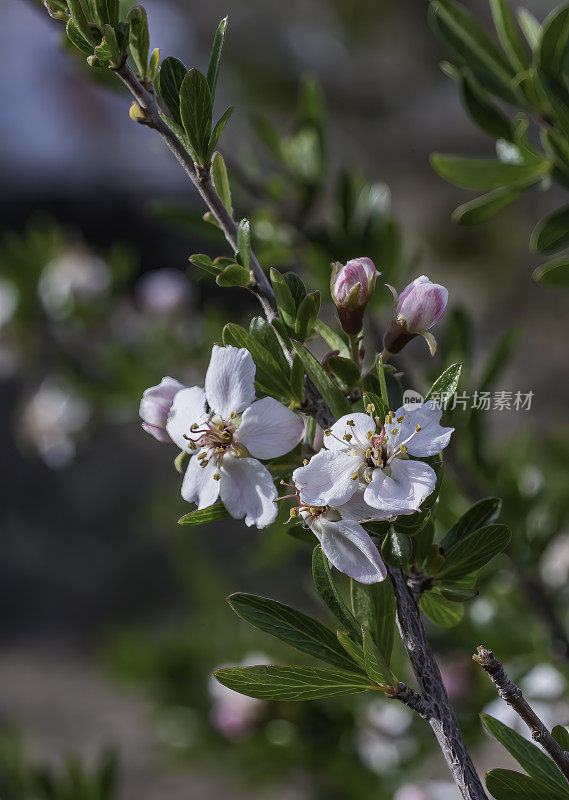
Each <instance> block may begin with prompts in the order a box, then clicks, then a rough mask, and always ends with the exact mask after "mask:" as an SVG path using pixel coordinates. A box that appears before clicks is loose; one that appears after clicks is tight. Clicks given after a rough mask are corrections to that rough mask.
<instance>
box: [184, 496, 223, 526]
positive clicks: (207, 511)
mask: <svg viewBox="0 0 569 800" xmlns="http://www.w3.org/2000/svg"><path fill="white" fill-rule="evenodd" d="M230 516H231V514H230V513H229V511H228V510H227V509H226V508H225V506H224V505H223V503H222V502H221V500H219V501H218V502H217V503H214V504H213V505H212V506H209V508H202V509H201V510H200V511H190V513H189V514H184V516H183V517H180V519H179V520H178V525H205V524H207V523H208V522H215V521H216V520H218V519H227V517H230Z"/></svg>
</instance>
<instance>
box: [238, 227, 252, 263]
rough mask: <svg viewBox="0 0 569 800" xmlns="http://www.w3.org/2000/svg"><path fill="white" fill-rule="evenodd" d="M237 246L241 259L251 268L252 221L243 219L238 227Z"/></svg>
mask: <svg viewBox="0 0 569 800" xmlns="http://www.w3.org/2000/svg"><path fill="white" fill-rule="evenodd" d="M237 248H238V251H239V261H240V262H241V264H243V266H244V267H247V268H249V264H250V263H251V223H250V222H249V220H248V219H242V220H241V222H240V223H239V226H238V228H237Z"/></svg>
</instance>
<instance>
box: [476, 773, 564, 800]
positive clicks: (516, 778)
mask: <svg viewBox="0 0 569 800" xmlns="http://www.w3.org/2000/svg"><path fill="white" fill-rule="evenodd" d="M486 786H487V788H488V791H489V792H492V794H493V795H494V797H495V798H496V800H521V798H527V800H562V798H563V797H565V796H566V795H562V794H560V793H559V792H555V791H552V790H551V789H550V788H549V786H548V785H547V784H546V783H543V781H539V780H537V779H536V778H531V777H529V776H528V775H522V773H521V772H514V771H513V770H511V769H493V770H490V772H488V773H487V774H486Z"/></svg>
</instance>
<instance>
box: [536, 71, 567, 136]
mask: <svg viewBox="0 0 569 800" xmlns="http://www.w3.org/2000/svg"><path fill="white" fill-rule="evenodd" d="M537 80H538V86H539V87H541V90H542V93H543V94H544V96H545V101H546V102H547V104H548V105H549V109H550V114H551V116H552V117H553V121H554V122H555V124H556V125H557V127H558V128H559V131H560V132H561V133H562V134H563V136H564V137H565V138H566V139H567V138H569V92H568V91H567V88H566V87H565V85H564V84H563V83H562V82H561V81H560V80H559V78H558V76H557V75H554V74H551V73H550V72H548V71H547V70H543V69H538V70H537Z"/></svg>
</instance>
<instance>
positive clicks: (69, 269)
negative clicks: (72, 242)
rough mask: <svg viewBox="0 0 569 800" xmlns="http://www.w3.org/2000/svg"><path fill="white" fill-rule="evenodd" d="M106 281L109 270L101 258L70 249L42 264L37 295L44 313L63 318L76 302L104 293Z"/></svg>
mask: <svg viewBox="0 0 569 800" xmlns="http://www.w3.org/2000/svg"><path fill="white" fill-rule="evenodd" d="M110 282H111V277H110V273H109V268H108V266H107V264H106V262H105V261H103V259H101V258H98V257H97V256H94V255H92V254H91V253H89V252H88V251H87V250H84V249H83V248H82V247H73V248H69V249H67V250H66V251H65V252H64V253H63V254H62V255H60V256H58V257H57V258H54V259H53V260H52V261H49V262H48V263H47V264H46V265H45V267H44V269H43V272H42V274H41V276H40V279H39V283H38V292H39V296H40V299H41V302H42V304H43V306H44V308H45V310H46V311H47V313H48V314H50V316H52V317H55V318H56V319H65V318H66V317H68V316H69V315H70V314H71V313H72V312H73V309H74V304H75V302H76V301H85V300H87V299H91V298H95V297H98V296H100V295H102V294H104V293H105V292H106V291H107V289H108V288H109V285H110Z"/></svg>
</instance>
